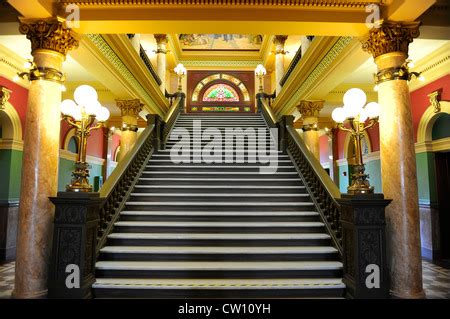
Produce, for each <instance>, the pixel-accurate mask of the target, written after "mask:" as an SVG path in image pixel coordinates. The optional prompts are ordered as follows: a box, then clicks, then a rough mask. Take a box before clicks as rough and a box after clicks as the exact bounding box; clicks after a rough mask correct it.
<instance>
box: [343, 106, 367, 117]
mask: <svg viewBox="0 0 450 319" xmlns="http://www.w3.org/2000/svg"><path fill="white" fill-rule="evenodd" d="M363 106H364V105H363ZM363 106H359V105H356V104H354V105H351V104H350V105H349V104H346V105H344V106H343V109H344V114H345V116H346V117H347V118H352V119H354V118H356V117H358V115H359V114H360V113H361V111H362V109H363Z"/></svg>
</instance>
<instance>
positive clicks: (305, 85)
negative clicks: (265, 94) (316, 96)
mask: <svg viewBox="0 0 450 319" xmlns="http://www.w3.org/2000/svg"><path fill="white" fill-rule="evenodd" d="M352 40H353V38H352V37H340V38H339V39H338V40H337V41H336V42H335V43H334V45H333V46H332V47H331V48H330V50H329V51H328V52H327V53H326V55H325V56H324V57H323V58H322V59H321V60H320V62H319V63H318V64H317V65H316V66H315V67H314V69H313V70H312V71H311V72H310V73H309V75H308V76H307V77H306V79H305V80H304V81H302V82H301V83H302V84H301V85H300V86H299V87H298V89H296V90H295V91H294V92H289V93H290V94H289V99H288V100H287V101H286V102H284V103H283V104H284V107H282V108H281V109H280V110H279V111H278V112H277V116H278V117H280V116H281V115H283V114H288V113H289V111H291V110H292V108H293V107H295V104H297V103H298V101H299V100H300V99H301V98H302V97H304V96H306V94H307V92H309V91H311V87H312V86H313V85H315V84H317V83H318V81H319V79H320V78H321V77H322V76H323V74H324V73H325V72H326V71H327V70H328V68H329V67H330V66H331V64H332V63H333V62H334V61H335V60H336V59H337V58H338V57H339V56H340V55H341V54H342V53H343V52H344V51H345V49H346V48H347V47H349V45H350V44H351V43H352ZM310 50H311V48H310ZM302 67H303V65H302V63H301V60H300V62H299V63H298V64H297V67H296V69H297V70H298V69H300V68H302ZM293 73H294V72H293ZM292 81H293V80H292V75H291V78H289V79H288V80H287V81H286V83H285V85H284V86H286V87H287V86H288V85H287V84H288V83H289V82H292ZM281 94H287V93H286V91H285V92H283V90H281ZM275 103H276V104H278V103H280V102H277V99H275ZM283 104H282V105H283ZM274 108H276V105H275V106H274Z"/></svg>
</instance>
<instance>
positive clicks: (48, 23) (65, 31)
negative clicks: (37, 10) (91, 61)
mask: <svg viewBox="0 0 450 319" xmlns="http://www.w3.org/2000/svg"><path fill="white" fill-rule="evenodd" d="M20 20H21V22H20V26H19V32H20V33H22V34H25V35H26V36H27V39H29V40H30V41H31V52H32V53H33V52H34V51H35V50H38V49H45V50H51V51H55V52H58V53H61V54H63V55H64V56H66V55H67V53H68V52H69V50H72V49H75V48H77V47H78V45H79V41H78V40H79V38H78V35H77V34H76V33H75V32H74V31H73V30H72V29H69V28H67V26H66V24H65V21H64V20H63V19H61V18H56V19H55V18H50V19H42V20H29V19H20Z"/></svg>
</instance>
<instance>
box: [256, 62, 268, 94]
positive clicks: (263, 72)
mask: <svg viewBox="0 0 450 319" xmlns="http://www.w3.org/2000/svg"><path fill="white" fill-rule="evenodd" d="M266 74H267V70H266V68H265V67H264V66H263V65H262V64H258V65H257V66H256V69H255V75H256V77H257V78H258V79H259V92H260V93H262V92H264V85H263V78H264V75H266Z"/></svg>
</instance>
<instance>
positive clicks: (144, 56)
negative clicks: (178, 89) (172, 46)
mask: <svg viewBox="0 0 450 319" xmlns="http://www.w3.org/2000/svg"><path fill="white" fill-rule="evenodd" d="M139 56H140V57H141V59H142V61H143V62H144V64H145V66H146V67H147V69H148V70H149V71H150V74H151V75H152V76H153V78H154V79H155V81H156V83H158V85H161V84H162V81H161V78H160V77H159V76H158V74H157V73H156V72H155V69H153V65H152V63H151V62H150V59H149V58H148V56H147V53H145V50H144V48H143V47H142V45H141V46H140V47H139Z"/></svg>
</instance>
